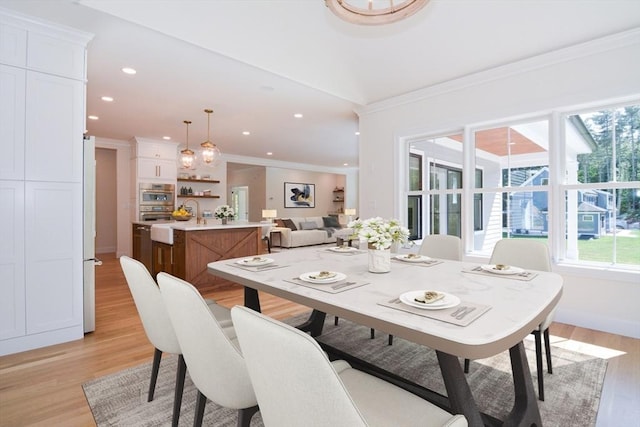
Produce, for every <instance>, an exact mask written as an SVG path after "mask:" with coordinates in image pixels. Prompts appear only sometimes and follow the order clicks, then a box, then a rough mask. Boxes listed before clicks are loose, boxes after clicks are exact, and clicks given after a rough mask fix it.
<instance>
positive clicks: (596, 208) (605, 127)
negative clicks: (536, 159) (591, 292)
mask: <svg viewBox="0 0 640 427" xmlns="http://www.w3.org/2000/svg"><path fill="white" fill-rule="evenodd" d="M564 125H565V132H564V141H565V144H566V149H565V152H566V154H565V158H564V177H565V181H564V182H563V183H562V189H563V193H564V195H565V204H564V209H565V216H564V217H565V218H566V224H565V245H564V250H565V253H564V254H563V255H562V257H563V259H565V260H570V261H576V262H592V263H607V264H630V265H635V266H638V265H640V230H638V224H639V221H640V185H639V181H640V176H639V175H640V171H639V170H638V169H639V161H640V146H639V145H640V105H627V106H619V107H615V108H606V109H598V110H592V111H586V112H580V113H575V114H568V115H567V116H566V119H565V123H564Z"/></svg>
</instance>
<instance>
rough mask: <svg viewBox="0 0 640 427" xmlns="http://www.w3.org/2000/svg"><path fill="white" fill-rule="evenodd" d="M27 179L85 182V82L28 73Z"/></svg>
mask: <svg viewBox="0 0 640 427" xmlns="http://www.w3.org/2000/svg"><path fill="white" fill-rule="evenodd" d="M26 120H27V127H26V152H25V154H26V157H27V159H28V161H27V163H26V179H27V180H34V181H61V182H81V181H82V144H83V142H82V141H83V140H82V134H83V130H84V83H83V82H81V81H77V80H71V79H67V78H63V77H57V76H52V75H49V74H43V73H37V72H33V71H28V72H27V119H26Z"/></svg>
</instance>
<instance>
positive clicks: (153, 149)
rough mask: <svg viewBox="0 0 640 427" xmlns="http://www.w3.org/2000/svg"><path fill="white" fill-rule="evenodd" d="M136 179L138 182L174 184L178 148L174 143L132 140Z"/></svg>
mask: <svg viewBox="0 0 640 427" xmlns="http://www.w3.org/2000/svg"><path fill="white" fill-rule="evenodd" d="M134 143H135V159H134V165H135V168H136V178H137V181H138V182H145V181H150V182H162V183H166V184H172V183H175V181H176V179H177V177H178V166H177V163H176V161H177V157H178V148H177V144H176V143H174V142H160V141H153V140H145V139H142V138H134Z"/></svg>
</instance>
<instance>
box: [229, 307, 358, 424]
mask: <svg viewBox="0 0 640 427" xmlns="http://www.w3.org/2000/svg"><path fill="white" fill-rule="evenodd" d="M231 317H232V319H233V323H234V325H235V328H236V333H237V334H238V339H239V341H240V347H241V348H242V353H243V355H244V357H245V361H246V364H247V369H248V370H249V375H250V376H251V382H252V383H253V387H254V390H255V393H256V396H257V398H258V406H259V407H260V413H261V415H262V419H263V420H264V423H265V425H266V426H285V425H288V426H310V425H313V426H350V427H358V426H366V425H367V424H366V422H365V421H364V418H363V417H362V415H361V414H360V411H359V410H358V409H357V407H356V406H355V404H354V403H353V401H352V400H351V397H350V396H349V393H348V392H347V390H346V388H345V387H344V385H343V383H342V380H341V379H340V377H339V376H338V374H337V373H336V371H335V369H334V367H333V365H332V364H331V362H329V359H327V356H326V355H325V353H324V352H323V351H322V349H321V348H320V346H319V345H318V343H317V342H315V340H313V338H311V337H310V336H309V335H307V334H305V333H303V332H301V331H299V330H297V329H295V328H293V327H291V326H289V325H285V324H284V323H281V322H278V321H276V320H273V319H270V318H268V317H266V316H263V315H262V314H260V313H257V312H255V311H252V310H250V309H248V308H246V307H241V306H236V307H233V308H232V309H231Z"/></svg>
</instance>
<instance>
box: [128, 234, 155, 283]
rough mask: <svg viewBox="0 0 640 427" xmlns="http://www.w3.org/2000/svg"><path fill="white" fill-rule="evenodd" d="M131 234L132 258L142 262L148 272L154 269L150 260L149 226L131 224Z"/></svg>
mask: <svg viewBox="0 0 640 427" xmlns="http://www.w3.org/2000/svg"><path fill="white" fill-rule="evenodd" d="M131 235H132V236H133V239H132V241H133V247H132V252H133V259H137V260H138V261H140V262H141V263H143V264H144V266H145V267H147V270H149V271H150V272H152V271H154V270H153V262H152V244H151V226H150V225H142V224H133V229H132V232H131Z"/></svg>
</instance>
